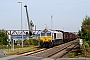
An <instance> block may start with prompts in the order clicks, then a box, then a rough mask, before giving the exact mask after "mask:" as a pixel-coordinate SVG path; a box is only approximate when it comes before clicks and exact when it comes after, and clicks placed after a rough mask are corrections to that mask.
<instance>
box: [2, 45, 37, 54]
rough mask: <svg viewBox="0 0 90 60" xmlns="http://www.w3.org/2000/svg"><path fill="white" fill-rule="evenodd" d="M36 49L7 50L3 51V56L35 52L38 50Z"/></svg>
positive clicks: (31, 47)
mask: <svg viewBox="0 0 90 60" xmlns="http://www.w3.org/2000/svg"><path fill="white" fill-rule="evenodd" d="M36 47H37V46H29V47H24V48H23V49H22V48H15V49H14V50H11V49H10V50H9V49H6V50H5V51H3V54H5V55H15V54H19V53H24V52H29V51H34V50H37V48H36Z"/></svg>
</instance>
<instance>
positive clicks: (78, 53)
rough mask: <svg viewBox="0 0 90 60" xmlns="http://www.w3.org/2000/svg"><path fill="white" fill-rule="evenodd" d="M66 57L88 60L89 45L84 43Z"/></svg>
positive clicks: (89, 56)
mask: <svg viewBox="0 0 90 60" xmlns="http://www.w3.org/2000/svg"><path fill="white" fill-rule="evenodd" d="M68 56H69V57H70V58H80V57H84V58H90V45H89V44H88V42H86V41H84V42H83V45H82V46H80V47H78V48H75V49H74V50H73V51H71V52H70V53H69V54H68Z"/></svg>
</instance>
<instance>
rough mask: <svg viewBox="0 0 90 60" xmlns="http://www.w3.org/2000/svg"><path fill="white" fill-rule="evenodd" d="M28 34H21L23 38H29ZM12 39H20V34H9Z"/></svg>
mask: <svg viewBox="0 0 90 60" xmlns="http://www.w3.org/2000/svg"><path fill="white" fill-rule="evenodd" d="M29 37H30V36H29V35H23V39H27V38H29ZM11 38H12V39H22V35H11Z"/></svg>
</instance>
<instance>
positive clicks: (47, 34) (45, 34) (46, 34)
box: [41, 32, 51, 36]
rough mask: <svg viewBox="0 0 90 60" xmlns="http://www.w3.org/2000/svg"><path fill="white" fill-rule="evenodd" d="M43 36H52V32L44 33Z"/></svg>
mask: <svg viewBox="0 0 90 60" xmlns="http://www.w3.org/2000/svg"><path fill="white" fill-rule="evenodd" d="M41 36H51V33H50V32H42V33H41Z"/></svg>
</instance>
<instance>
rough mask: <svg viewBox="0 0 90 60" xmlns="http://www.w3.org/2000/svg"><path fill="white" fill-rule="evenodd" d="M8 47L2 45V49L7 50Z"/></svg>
mask: <svg viewBox="0 0 90 60" xmlns="http://www.w3.org/2000/svg"><path fill="white" fill-rule="evenodd" d="M7 48H8V47H7V46H6V45H0V49H7Z"/></svg>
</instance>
